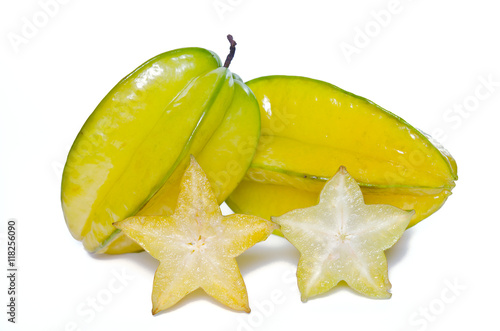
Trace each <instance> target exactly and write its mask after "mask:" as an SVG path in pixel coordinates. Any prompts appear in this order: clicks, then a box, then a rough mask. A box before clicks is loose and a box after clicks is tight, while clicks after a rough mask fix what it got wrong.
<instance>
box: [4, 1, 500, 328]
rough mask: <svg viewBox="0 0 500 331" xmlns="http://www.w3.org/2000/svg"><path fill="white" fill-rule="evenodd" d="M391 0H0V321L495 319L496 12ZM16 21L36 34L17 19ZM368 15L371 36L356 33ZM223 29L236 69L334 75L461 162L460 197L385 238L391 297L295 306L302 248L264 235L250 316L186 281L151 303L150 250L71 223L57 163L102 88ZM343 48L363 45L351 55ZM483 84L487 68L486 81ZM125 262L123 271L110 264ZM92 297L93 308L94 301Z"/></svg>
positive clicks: (407, 324) (250, 265) (247, 75)
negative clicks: (10, 249)
mask: <svg viewBox="0 0 500 331" xmlns="http://www.w3.org/2000/svg"><path fill="white" fill-rule="evenodd" d="M44 2H48V0H42V3H44ZM391 3H392V4H391ZM398 3H399V5H397V4H398ZM217 4H218V5H219V6H224V4H225V6H226V7H225V10H220V11H219V12H218V11H217V10H216V8H215V7H214V5H217ZM221 4H222V5H221ZM395 4H396V5H394V2H391V1H390V0H376V1H373V0H372V1H368V0H366V1H352V0H337V1H312V0H308V1H303V0H302V1H295V0H294V1H291V0H281V1H264V0H221V1H214V0H199V1H180V0H178V1H165V0H142V1H130V0H128V1H124V0H114V1H97V0H86V1H82V0H70V1H66V3H64V4H63V1H62V0H61V1H60V4H59V5H58V9H57V10H53V13H52V16H51V17H48V16H47V15H45V14H43V9H42V6H41V5H40V3H39V2H38V1H34V0H25V1H7V0H2V2H1V5H0V22H1V23H0V25H1V32H0V37H1V38H0V47H1V53H0V56H1V59H0V75H1V76H0V78H1V79H0V110H1V113H0V114H1V115H0V116H1V117H0V138H1V139H0V148H1V163H0V180H1V181H0V187H1V196H0V204H1V205H0V227H1V228H0V240H1V242H0V245H1V252H2V253H1V254H0V265H1V266H2V269H3V270H4V271H3V272H1V273H0V275H3V274H4V272H5V273H6V267H3V266H5V265H6V260H7V259H6V254H5V252H6V237H5V233H6V224H7V221H8V219H10V218H15V219H17V222H18V228H19V230H18V237H19V238H18V246H19V247H18V265H19V278H18V289H19V295H18V298H17V300H18V307H17V308H18V319H17V321H18V323H17V324H16V325H11V324H10V323H7V322H6V319H7V315H6V314H5V313H4V311H6V307H5V306H6V304H7V293H6V292H7V283H6V277H4V276H2V277H1V279H2V280H1V281H0V307H3V308H1V309H0V329H1V330H41V331H45V330H47V331H48V330H51V331H52V330H54V331H57V330H61V331H62V330H72V329H74V327H77V328H78V329H79V330H93V331H100V330H123V331H126V330H200V329H204V330H245V331H249V330H299V329H300V330H304V329H309V330H313V329H321V330H324V329H327V330H365V329H369V330H384V331H393V330H410V331H411V330H451V329H453V328H455V329H462V330H463V329H472V328H474V329H476V330H493V329H495V330H497V329H498V324H499V322H498V308H499V306H498V298H499V297H500V290H499V287H498V279H499V278H498V277H499V272H498V267H497V265H498V260H499V258H498V253H499V252H500V249H499V245H498V242H499V240H498V233H499V230H500V222H499V221H500V219H499V216H498V213H497V206H498V202H497V200H498V198H497V197H498V192H497V187H498V184H499V183H498V172H499V169H500V168H499V161H500V160H499V157H498V150H499V148H498V145H499V138H498V122H499V121H500V115H499V106H500V70H499V69H500V68H499V59H500V44H499V42H498V41H499V38H498V32H499V31H500V20H499V19H498V12H499V8H498V7H496V8H495V7H494V4H495V2H494V1H492V0H475V1H452V0H443V1H431V0H420V1H416V0H414V1H410V0H401V1H399V2H397V1H396V2H395ZM394 6H395V7H394ZM394 8H396V10H394ZM387 9H392V11H393V14H391V15H390V19H389V18H387V16H385V21H384V22H383V24H381V23H377V20H376V19H375V16H377V15H374V14H373V13H380V12H381V11H383V10H387ZM379 16H380V15H379ZM47 17H48V18H47ZM46 18H47V19H46ZM45 19H46V20H45ZM26 22H31V23H33V22H34V23H36V24H38V26H39V28H37V30H38V31H35V32H34V31H31V34H30V33H29V32H30V31H27V29H26V28H24V31H23V26H25V25H27V24H29V23H26ZM382 25H383V26H382ZM366 29H368V33H369V35H370V36H368V37H367V38H365V39H364V40H361V39H363V38H362V37H360V32H359V31H360V30H366ZM28 30H29V29H28ZM23 33H24V35H23ZM227 33H232V34H233V35H234V37H235V39H236V41H237V42H238V46H237V52H236V58H235V59H234V61H233V63H232V65H231V69H232V71H233V72H236V73H238V74H239V75H240V76H241V77H242V78H243V79H244V80H249V79H252V78H256V77H259V76H263V75H270V74H290V75H303V76H308V77H312V78H317V79H321V80H325V81H328V82H330V83H333V84H335V85H337V86H340V87H342V88H344V89H346V90H348V91H351V92H354V93H356V94H359V95H362V96H365V97H367V98H369V99H371V100H373V101H374V102H376V103H378V104H379V105H381V106H383V107H385V108H386V109H389V110H391V111H392V112H395V113H396V114H398V115H400V116H401V117H403V118H404V119H406V120H407V121H409V122H410V123H412V124H413V125H414V126H416V127H419V128H421V129H422V130H423V131H426V132H428V133H434V134H435V135H437V137H438V138H439V139H440V140H441V142H442V143H443V144H444V145H445V147H447V148H448V149H449V151H450V152H451V153H452V155H453V156H454V157H455V158H456V160H457V162H458V168H459V176H460V180H459V181H458V182H457V187H456V188H455V190H454V191H453V193H454V194H453V196H451V197H450V199H449V201H448V202H447V203H446V205H445V206H444V207H443V208H442V209H441V210H440V211H439V212H437V213H436V214H434V215H433V216H431V217H430V218H429V219H426V220H425V221H423V222H422V223H420V224H418V225H417V226H416V227H414V228H412V229H410V230H408V231H407V232H406V233H405V234H404V236H403V238H402V239H401V240H400V241H399V242H398V243H397V244H396V245H395V246H394V247H393V248H391V249H389V250H388V251H387V256H388V262H389V277H390V280H391V282H392V285H393V288H392V293H393V296H392V298H391V299H389V300H382V301H381V300H372V299H368V298H365V297H362V296H360V295H357V294H356V293H355V292H353V291H352V290H350V289H349V288H347V287H341V288H338V289H335V290H333V291H331V292H329V293H328V294H326V295H323V296H321V297H319V298H316V299H312V300H310V301H309V302H307V303H305V304H304V303H302V302H301V301H300V299H299V292H298V290H297V287H296V284H295V279H294V272H295V268H296V263H297V260H298V253H297V252H296V251H295V249H294V248H293V247H292V246H291V245H289V244H288V243H287V242H285V241H284V240H283V239H281V238H276V237H273V238H270V239H269V240H268V241H267V242H265V243H261V244H258V245H257V246H255V247H253V248H252V249H250V250H249V251H247V252H245V253H244V254H243V255H242V256H240V257H239V258H238V262H239V265H240V268H241V272H242V274H243V277H244V279H245V282H246V285H247V288H248V293H249V298H250V306H251V308H252V313H251V314H245V313H236V312H233V311H231V310H229V309H226V308H224V307H223V306H222V305H220V304H218V303H216V302H215V301H214V300H212V299H211V298H209V297H208V296H206V295H204V294H203V293H202V292H196V293H194V294H191V295H189V296H188V297H187V298H185V299H184V300H182V301H181V303H180V304H178V305H177V306H176V307H175V308H174V309H171V310H169V311H168V312H166V313H161V314H159V315H158V316H155V317H153V316H151V313H150V311H151V299H150V295H151V287H152V280H153V274H154V271H155V269H156V266H157V262H156V261H155V260H154V259H153V258H151V257H150V256H149V255H147V254H146V253H141V254H128V255H122V256H113V257H110V256H97V257H96V256H91V255H89V254H87V253H86V252H85V251H84V249H83V247H82V246H81V244H80V243H79V242H77V241H75V240H74V239H73V238H72V237H71V235H70V234H69V231H68V230H67V228H66V225H65V222H64V219H63V215H62V212H61V208H60V200H59V194H60V179H61V170H62V166H63V165H64V162H65V158H66V156H67V152H68V150H69V147H70V146H71V143H72V142H73V139H74V138H75V136H76V134H77V133H78V131H79V129H80V127H81V125H82V124H83V123H84V121H85V119H86V118H87V116H89V115H90V113H91V112H92V110H93V109H94V108H95V106H96V105H97V104H98V102H99V101H100V100H101V99H102V98H103V97H104V95H105V94H106V93H107V92H108V91H109V90H110V89H111V88H112V87H113V86H114V85H115V84H116V83H117V82H118V81H119V80H120V79H121V78H122V77H123V76H125V75H126V74H128V73H129V72H130V71H132V70H133V69H134V68H136V67H137V66H138V65H140V64H141V63H142V62H144V61H146V60H147V59H149V58H151V57H153V56H155V55H157V54H159V53H161V52H164V51H167V50H171V49H175V48H179V47H185V46H199V47H204V48H208V49H210V50H213V51H215V52H217V53H218V54H219V55H220V57H221V58H225V56H226V54H227V51H228V42H227V40H226V34H227ZM13 38H24V40H22V43H21V44H16V43H15V42H12V39H13ZM17 40H18V41H19V40H20V39H17ZM347 44H350V45H352V47H357V53H354V54H351V56H346V55H345V54H344V53H343V51H342V48H341V46H342V45H343V46H344V47H347V46H346V45H347ZM484 80H490V81H492V82H493V83H492V84H490V85H492V86H489V88H490V91H488V86H485V85H484V82H483V81H484ZM478 91H479V92H483V94H479V95H477V93H478ZM478 96H480V98H481V99H482V100H479V99H478ZM464 104H465V107H464ZM457 105H458V106H460V107H462V108H463V109H465V110H464V111H462V112H461V113H460V112H457V111H456V109H458V108H455V110H454V107H455V106H457ZM123 273H125V276H126V277H128V278H123V276H117V274H123ZM450 284H454V285H450ZM111 290H113V291H114V293H112V292H111ZM110 293H111V295H110ZM443 294H444V296H443ZM93 298H94V300H97V301H96V302H97V305H98V306H96V308H90V307H91V306H89V302H90V301H91V300H93ZM273 300H274V301H273ZM426 311H427V313H426Z"/></svg>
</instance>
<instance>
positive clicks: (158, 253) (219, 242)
mask: <svg viewBox="0 0 500 331" xmlns="http://www.w3.org/2000/svg"><path fill="white" fill-rule="evenodd" d="M115 226H116V227H117V228H118V229H121V230H122V231H123V232H124V233H125V234H126V235H127V236H129V237H130V238H131V239H133V240H135V241H136V242H137V243H138V244H139V245H141V246H142V247H143V248H144V249H145V250H146V251H147V252H149V253H150V254H151V255H152V256H153V257H154V258H155V259H157V260H159V261H160V265H159V267H158V269H157V270H156V273H155V278H154V284H153V294H152V301H153V311H152V312H153V314H156V313H158V312H159V311H161V310H165V309H167V308H169V307H171V306H173V305H174V304H175V303H177V302H178V301H179V300H180V299H182V298H183V297H184V296H185V295H187V294H188V293H190V292H192V291H194V290H196V289H198V288H200V287H201V288H202V289H203V290H204V291H205V292H206V293H208V294H209V295H210V296H212V297H213V298H215V299H216V300H218V301H220V302H221V303H223V304H224V305H226V306H228V307H230V308H233V309H236V310H243V311H246V312H250V308H249V305H248V296H247V291H246V287H245V283H244V282H243V278H242V276H241V273H240V271H239V268H238V265H237V263H236V260H235V257H236V256H238V255H240V254H241V253H243V252H244V251H245V250H247V249H248V248H250V247H251V246H253V245H254V244H255V243H257V242H259V241H262V240H265V239H267V237H268V236H269V235H270V234H271V233H272V231H273V230H275V229H276V228H277V226H276V225H274V224H273V223H272V222H270V221H267V220H265V219H262V218H259V217H256V216H248V215H238V214H233V215H229V216H222V213H221V210H220V208H219V205H218V204H217V200H216V198H215V195H214V193H213V191H212V187H211V185H210V183H209V181H208V179H207V177H206V175H205V173H204V172H203V170H202V169H201V167H200V166H199V165H198V163H197V162H196V161H195V159H194V157H191V162H190V165H189V167H188V168H187V169H186V172H185V173H184V176H183V178H182V181H181V187H180V194H179V198H178V201H177V208H176V210H175V212H174V213H173V215H171V216H137V217H130V218H127V219H125V220H123V221H121V222H118V223H115Z"/></svg>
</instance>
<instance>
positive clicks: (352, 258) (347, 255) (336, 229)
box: [272, 168, 414, 301]
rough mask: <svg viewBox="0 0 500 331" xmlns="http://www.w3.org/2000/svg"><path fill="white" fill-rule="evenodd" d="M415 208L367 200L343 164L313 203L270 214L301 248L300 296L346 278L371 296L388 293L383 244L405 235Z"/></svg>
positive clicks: (299, 265)
mask: <svg viewBox="0 0 500 331" xmlns="http://www.w3.org/2000/svg"><path fill="white" fill-rule="evenodd" d="M413 213H414V212H413V211H412V212H406V211H403V210H401V209H398V208H395V207H393V206H388V205H365V204H364V203H363V195H362V193H361V190H360V189H359V186H358V185H357V183H356V181H355V180H354V179H353V178H352V177H351V176H349V174H348V173H347V172H346V171H345V168H341V169H340V170H339V172H338V173H337V174H336V175H335V176H334V177H332V179H331V180H329V181H328V182H327V183H326V185H325V187H324V189H323V191H322V192H321V194H320V199H319V203H318V204H317V205H315V206H312V207H308V208H304V209H296V210H293V211H291V212H288V213H286V214H284V215H282V216H279V217H273V218H272V220H273V221H274V222H276V223H278V224H279V225H280V226H281V231H282V232H283V234H284V236H285V238H287V239H288V240H289V241H290V242H291V243H292V244H293V245H294V246H295V247H296V248H297V249H298V250H299V252H300V260H299V264H298V268H297V279H298V286H299V289H300V293H301V296H302V301H307V299H308V298H310V297H312V296H315V295H318V294H321V293H324V292H326V291H328V290H330V289H331V288H332V287H334V286H336V285H337V284H338V283H339V282H340V281H345V282H346V283H347V284H348V285H349V286H350V287H351V288H353V289H354V290H356V291H358V292H360V293H362V294H364V295H367V296H369V297H373V298H389V297H390V296H391V294H390V293H389V289H390V288H391V284H390V282H389V279H388V275H387V260H386V258H385V255H384V250H386V249H388V248H389V247H391V246H392V245H394V243H396V241H397V240H398V239H399V238H400V237H401V235H402V234H403V232H404V230H405V229H406V227H407V225H408V223H409V221H410V219H411V217H412V216H413Z"/></svg>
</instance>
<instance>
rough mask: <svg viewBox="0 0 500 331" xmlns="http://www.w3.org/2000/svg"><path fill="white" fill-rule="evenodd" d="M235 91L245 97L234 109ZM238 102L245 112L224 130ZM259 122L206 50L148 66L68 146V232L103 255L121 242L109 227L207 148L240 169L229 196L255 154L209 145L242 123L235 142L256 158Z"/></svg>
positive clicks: (251, 100) (177, 53) (249, 98)
mask: <svg viewBox="0 0 500 331" xmlns="http://www.w3.org/2000/svg"><path fill="white" fill-rule="evenodd" d="M235 86H236V87H237V88H238V89H239V90H240V91H241V90H243V91H244V92H243V94H242V93H241V92H239V94H238V95H239V97H238V98H239V99H238V100H239V101H234V102H233V99H234V96H235V95H236V94H235ZM188 91H189V93H188ZM130 98H131V99H130ZM238 102H240V103H242V104H245V105H246V108H248V112H247V113H243V114H240V115H239V116H240V117H237V116H236V117H235V116H234V115H233V117H232V119H231V120H232V121H237V122H236V123H225V119H226V121H227V117H228V116H229V114H230V113H232V112H233V113H234V111H229V109H234V108H235V107H237V106H238V105H237V104H236V103H238ZM259 116H260V114H259V111H258V104H257V102H256V100H255V96H254V95H253V94H252V93H251V91H250V90H249V89H248V88H247V87H246V86H245V85H244V84H243V83H242V82H241V79H240V78H239V77H237V78H236V79H235V78H233V74H232V73H231V72H230V71H229V70H228V69H227V68H224V67H221V62H220V59H219V58H218V56H217V55H216V54H214V53H212V52H210V51H207V50H205V49H201V48H186V49H179V50H174V51H170V52H167V53H163V54H160V55H158V56H156V57H154V58H153V59H151V60H149V61H147V62H146V63H144V64H143V65H141V66H140V67H138V68H137V69H136V70H134V71H133V72H132V73H131V74H129V75H128V76H127V77H125V78H124V79H122V80H121V81H120V82H119V83H118V84H117V85H116V86H115V87H114V88H113V89H112V90H111V91H110V92H109V93H108V95H107V96H106V97H105V98H104V99H103V101H102V102H101V103H100V104H99V105H98V107H97V108H96V110H95V111H94V112H93V113H92V115H91V116H90V117H89V119H88V120H87V122H86V123H85V124H84V126H83V128H82V130H81V131H80V133H79V135H78V136H77V138H76V139H75V142H74V143H73V146H72V148H71V150H70V153H69V155H68V161H67V163H66V166H65V169H64V173H63V181H62V191H61V197H62V202H63V211H64V214H65V218H66V222H67V225H68V227H69V229H70V232H71V233H72V235H73V236H74V237H75V238H76V239H78V240H83V242H84V246H85V248H86V249H87V250H88V251H91V252H100V251H101V250H102V249H103V248H104V247H105V246H106V245H107V244H108V243H110V242H111V241H112V240H113V239H115V238H116V237H117V236H118V235H119V231H118V230H116V229H115V228H114V227H113V226H112V223H113V222H116V221H119V220H122V219H124V218H126V217H129V216H133V215H135V214H137V212H139V211H140V210H141V208H142V207H143V206H144V205H146V204H147V202H148V201H149V200H150V199H151V198H152V197H154V196H155V194H156V193H157V192H159V190H160V189H161V187H162V186H163V184H164V183H166V182H167V181H168V180H169V178H170V177H171V176H172V174H173V173H174V171H176V169H177V168H178V167H185V165H186V164H187V163H186V160H187V159H188V158H189V155H190V154H193V155H195V156H197V155H203V150H204V148H205V146H210V147H209V148H211V149H213V148H216V147H220V148H221V149H222V150H223V151H226V152H227V153H226V154H225V155H224V156H223V157H226V159H225V161H227V162H229V161H230V160H234V161H235V162H237V163H238V165H240V166H241V169H242V171H241V173H238V174H236V175H233V176H232V177H231V178H230V180H229V182H228V183H224V184H223V187H221V188H220V191H221V192H223V193H224V194H226V196H227V194H229V193H227V189H226V187H225V186H226V185H227V186H234V187H235V186H236V185H237V183H238V182H239V181H240V180H241V178H242V177H243V175H244V172H245V171H246V169H247V168H248V166H249V165H250V162H251V159H252V157H253V153H249V154H245V155H243V154H241V153H240V154H236V153H235V152H236V150H237V148H238V147H239V146H235V145H230V144H228V143H225V142H223V141H215V142H214V141H213V139H219V138H220V134H216V132H217V131H218V128H220V127H223V126H224V125H230V124H234V125H235V126H236V127H238V125H241V124H240V122H241V123H244V125H246V127H245V129H246V130H240V131H242V132H244V133H241V134H240V135H241V136H236V137H234V138H235V141H241V140H243V139H245V140H248V141H249V146H247V147H249V148H250V149H251V148H252V147H253V152H254V151H255V147H256V145H257V142H258V137H259V133H260V117H259ZM242 118H243V119H242ZM209 143H210V144H209ZM116 146H117V147H116ZM231 151H233V152H234V153H232V152H231ZM205 154H206V153H205ZM213 154H214V157H219V158H220V157H221V155H216V153H213ZM228 155H234V156H231V158H230V159H227V157H228ZM200 157H202V156H200ZM203 158H204V162H205V164H204V166H205V167H206V168H207V169H206V170H208V171H207V172H212V173H219V172H220V171H223V170H224V168H222V169H221V164H222V163H223V162H220V161H221V160H219V162H217V161H216V160H213V162H212V160H210V158H209V157H208V158H207V157H206V156H203ZM222 161H224V160H222ZM212 163H213V164H214V166H213V167H212ZM202 166H203V165H202ZM214 182H215V180H214ZM226 196H221V197H220V198H221V201H223V199H225V197H226Z"/></svg>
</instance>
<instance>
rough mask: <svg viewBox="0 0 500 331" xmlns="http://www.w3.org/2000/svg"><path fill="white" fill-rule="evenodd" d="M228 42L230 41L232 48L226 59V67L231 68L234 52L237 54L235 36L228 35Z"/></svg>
mask: <svg viewBox="0 0 500 331" xmlns="http://www.w3.org/2000/svg"><path fill="white" fill-rule="evenodd" d="M227 40H229V42H230V43H231V46H230V47H229V54H228V55H227V57H226V62H224V67H226V68H229V65H230V64H231V61H232V60H233V58H234V52H236V41H234V39H233V36H231V35H230V34H228V35H227Z"/></svg>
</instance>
